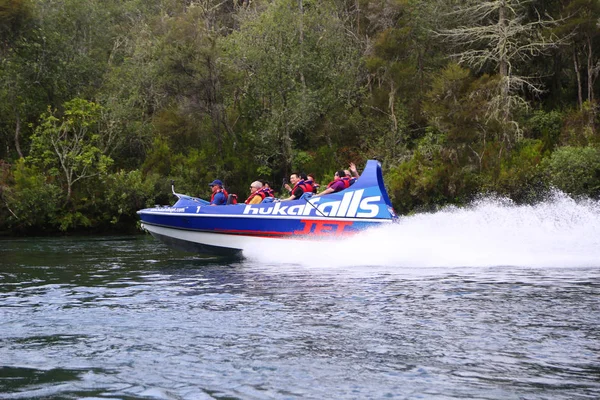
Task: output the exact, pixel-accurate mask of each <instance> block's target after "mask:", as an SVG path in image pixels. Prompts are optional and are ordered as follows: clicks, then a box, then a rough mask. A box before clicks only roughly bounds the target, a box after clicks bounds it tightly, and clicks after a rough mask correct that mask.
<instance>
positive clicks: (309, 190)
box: [292, 180, 314, 194]
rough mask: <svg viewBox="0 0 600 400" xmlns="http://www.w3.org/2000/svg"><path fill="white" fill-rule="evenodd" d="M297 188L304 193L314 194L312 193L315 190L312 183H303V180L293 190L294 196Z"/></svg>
mask: <svg viewBox="0 0 600 400" xmlns="http://www.w3.org/2000/svg"><path fill="white" fill-rule="evenodd" d="M297 187H300V188H301V189H302V191H303V192H304V193H312V191H313V189H314V187H313V185H312V182H311V181H302V180H301V181H299V182H297V183H296V184H295V185H294V187H293V188H292V194H294V191H295V190H296V188H297Z"/></svg>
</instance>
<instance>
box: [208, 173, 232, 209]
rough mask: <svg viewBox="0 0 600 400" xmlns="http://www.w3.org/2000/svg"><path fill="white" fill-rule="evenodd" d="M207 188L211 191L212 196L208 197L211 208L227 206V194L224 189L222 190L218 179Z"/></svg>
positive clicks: (221, 183) (221, 184)
mask: <svg viewBox="0 0 600 400" xmlns="http://www.w3.org/2000/svg"><path fill="white" fill-rule="evenodd" d="M208 186H210V189H211V190H212V195H211V196H210V205H211V206H224V205H226V204H227V197H228V196H229V194H228V193H227V191H226V190H225V189H223V182H221V181H220V180H219V179H215V180H214V181H212V182H211V183H210V184H209V185H208Z"/></svg>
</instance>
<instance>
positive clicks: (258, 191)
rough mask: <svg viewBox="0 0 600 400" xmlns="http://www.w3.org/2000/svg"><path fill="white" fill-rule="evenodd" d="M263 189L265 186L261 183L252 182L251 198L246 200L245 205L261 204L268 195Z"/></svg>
mask: <svg viewBox="0 0 600 400" xmlns="http://www.w3.org/2000/svg"><path fill="white" fill-rule="evenodd" d="M262 188H263V184H262V183H260V182H259V181H254V182H252V184H250V196H249V197H248V198H247V199H246V201H245V202H244V203H246V204H259V203H260V202H262V201H263V200H264V199H265V197H266V196H267V193H266V192H265V191H264V190H262Z"/></svg>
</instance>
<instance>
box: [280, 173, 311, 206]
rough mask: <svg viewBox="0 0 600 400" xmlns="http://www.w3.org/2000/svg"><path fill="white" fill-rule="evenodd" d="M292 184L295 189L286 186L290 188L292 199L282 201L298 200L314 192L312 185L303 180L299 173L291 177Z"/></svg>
mask: <svg viewBox="0 0 600 400" xmlns="http://www.w3.org/2000/svg"><path fill="white" fill-rule="evenodd" d="M290 183H291V184H292V185H294V187H291V186H289V185H287V186H286V188H288V187H289V188H290V189H289V190H290V192H291V194H290V197H288V198H287V199H282V200H281V201H289V200H298V199H299V198H300V197H302V195H303V194H304V193H312V191H313V186H312V184H311V183H310V182H307V181H305V180H304V179H302V175H300V174H299V173H297V172H294V173H293V174H291V175H290Z"/></svg>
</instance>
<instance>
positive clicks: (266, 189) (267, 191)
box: [259, 179, 275, 197]
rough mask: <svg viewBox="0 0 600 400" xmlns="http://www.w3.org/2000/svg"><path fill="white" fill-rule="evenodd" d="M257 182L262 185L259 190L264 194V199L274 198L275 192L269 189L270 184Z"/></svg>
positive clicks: (262, 181) (261, 181)
mask: <svg viewBox="0 0 600 400" xmlns="http://www.w3.org/2000/svg"><path fill="white" fill-rule="evenodd" d="M259 182H260V183H262V185H263V187H262V189H261V190H262V191H264V192H265V194H266V197H275V191H274V190H273V189H271V184H270V183H269V181H264V180H262V179H261V180H259Z"/></svg>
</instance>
